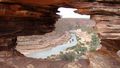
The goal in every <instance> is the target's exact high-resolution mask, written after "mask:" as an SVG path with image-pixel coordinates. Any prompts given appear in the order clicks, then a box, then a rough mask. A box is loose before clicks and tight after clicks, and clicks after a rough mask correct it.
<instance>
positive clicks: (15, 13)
mask: <svg viewBox="0 0 120 68" xmlns="http://www.w3.org/2000/svg"><path fill="white" fill-rule="evenodd" d="M81 1H90V0H81ZM93 1H96V2H80V1H78V0H1V1H0V57H2V60H0V61H1V63H0V66H1V65H3V64H4V65H3V66H2V68H16V67H20V68H34V67H35V68H40V67H41V68H56V67H58V68H66V63H67V62H63V61H62V62H58V63H56V62H54V61H53V62H51V61H47V62H46V61H45V62H43V61H36V60H34V61H35V62H33V63H32V64H21V63H25V62H26V63H27V62H30V61H31V60H33V59H31V58H23V59H22V58H20V59H19V58H17V59H12V60H11V59H10V58H8V59H7V60H5V61H4V60H3V57H14V56H23V55H22V54H20V53H19V52H17V51H16V50H15V46H16V36H20V35H23V36H25V35H36V34H38V35H39V34H45V33H48V32H51V31H53V30H54V28H55V27H54V24H55V22H56V21H57V19H58V18H59V16H58V15H56V12H57V9H58V8H59V7H60V6H63V7H74V8H77V9H78V10H77V11H76V12H77V13H79V14H88V15H91V19H93V20H95V21H96V27H95V28H96V29H97V32H98V34H99V36H100V38H101V44H102V45H103V47H105V50H104V49H103V50H104V52H102V54H101V52H97V53H95V54H92V55H91V56H92V57H89V59H90V61H91V59H92V60H95V59H96V55H97V58H98V59H97V61H96V63H97V64H99V63H100V62H99V60H105V61H102V62H103V63H106V65H109V67H108V68H119V63H120V61H119V58H118V57H117V56H116V55H115V52H116V51H118V50H119V49H120V46H119V45H120V43H119V42H120V31H119V30H120V27H119V26H120V24H119V21H120V1H119V0H93ZM106 49H107V50H106ZM111 51H112V54H113V55H115V56H113V55H109V53H110V52H111ZM103 53H104V54H103ZM99 54H100V55H99ZM108 55H109V57H108ZM110 58H111V59H112V60H106V59H110ZM114 58H115V59H114ZM16 60H17V61H20V62H18V63H16V62H14V61H16ZM22 60H24V61H25V62H24V61H22ZM7 61H8V62H7ZM109 62H110V63H109ZM40 63H41V64H40ZM111 63H113V64H115V65H116V66H115V65H112V64H111ZM43 64H44V65H43ZM90 64H91V62H90ZM10 65H11V66H10ZM22 65H23V66H22ZM34 65H35V66H34ZM38 65H39V66H38ZM55 65H56V66H55ZM68 65H69V64H68ZM68 65H67V67H68ZM70 65H74V63H73V64H70ZM77 65H78V66H80V65H79V64H77ZM87 65H89V62H88V64H87ZM100 65H101V66H100ZM6 66H7V67H6ZM81 66H82V65H81ZM99 66H100V67H101V68H107V67H106V66H105V65H104V64H99ZM99 66H98V67H99ZM87 67H88V66H87ZM78 68H80V67H78ZM88 68H89V67H88ZM92 68H96V66H94V67H92Z"/></svg>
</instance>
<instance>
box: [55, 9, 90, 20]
mask: <svg viewBox="0 0 120 68" xmlns="http://www.w3.org/2000/svg"><path fill="white" fill-rule="evenodd" d="M75 10H77V9H74V8H64V7H60V8H59V9H58V11H60V13H57V14H58V15H61V17H62V18H87V19H90V16H89V15H80V14H78V13H75V12H74V11H75Z"/></svg>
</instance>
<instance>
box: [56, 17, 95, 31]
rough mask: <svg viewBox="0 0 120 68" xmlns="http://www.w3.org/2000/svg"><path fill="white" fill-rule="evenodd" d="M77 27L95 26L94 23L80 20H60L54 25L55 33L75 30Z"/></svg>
mask: <svg viewBox="0 0 120 68" xmlns="http://www.w3.org/2000/svg"><path fill="white" fill-rule="evenodd" d="M78 25H84V26H90V27H92V26H95V22H94V21H93V20H89V19H80V18H61V19H59V20H58V21H57V22H56V24H55V27H56V29H55V31H56V32H64V31H69V30H72V29H75V28H76V26H78Z"/></svg>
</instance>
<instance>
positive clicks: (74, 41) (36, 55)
mask: <svg viewBox="0 0 120 68" xmlns="http://www.w3.org/2000/svg"><path fill="white" fill-rule="evenodd" d="M76 44H77V39H76V35H75V34H74V33H71V38H70V39H69V40H68V42H67V43H66V44H62V45H58V46H56V47H53V48H50V49H46V50H43V51H38V52H34V53H31V54H27V55H26V56H27V57H32V58H42V59H44V58H47V57H48V56H51V55H56V54H59V53H60V52H62V51H65V50H66V49H67V48H69V47H72V46H75V45H76Z"/></svg>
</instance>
